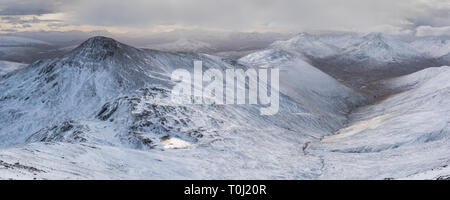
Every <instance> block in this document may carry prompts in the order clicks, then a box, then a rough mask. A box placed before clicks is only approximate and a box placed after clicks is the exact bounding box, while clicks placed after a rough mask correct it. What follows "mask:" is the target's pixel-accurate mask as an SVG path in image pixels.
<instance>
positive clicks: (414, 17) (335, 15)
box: [71, 0, 449, 30]
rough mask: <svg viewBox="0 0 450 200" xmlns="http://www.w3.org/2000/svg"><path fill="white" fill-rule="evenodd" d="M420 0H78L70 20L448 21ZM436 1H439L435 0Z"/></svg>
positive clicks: (347, 24) (318, 24)
mask: <svg viewBox="0 0 450 200" xmlns="http://www.w3.org/2000/svg"><path fill="white" fill-rule="evenodd" d="M434 2H436V0H435V1H433V3H428V4H427V3H423V1H420V0H413V1H411V0H396V1H392V0H378V1H372V0H315V1H306V0H279V1H271V0H246V1H242V0H218V1H211V0H182V1H176V0H166V1H145V0H134V1H123V0H97V1H88V0H80V1H79V2H78V3H77V4H76V5H74V6H73V7H71V10H72V12H71V13H72V15H71V16H72V17H71V20H72V23H78V24H86V23H88V24H93V25H105V26H126V27H142V26H145V27H151V26H154V25H182V26H196V27H203V28H222V29H234V30H240V29H249V28H268V29H287V30H289V29H290V30H304V29H317V30H318V29H330V28H331V29H367V28H371V27H374V26H379V25H386V24H389V25H396V26H401V25H403V24H402V23H404V21H410V22H411V23H412V24H417V25H416V26H419V25H440V24H446V23H448V22H447V21H448V13H449V9H448V8H446V7H445V6H444V7H436V6H435V4H434ZM439 5H441V4H439Z"/></svg>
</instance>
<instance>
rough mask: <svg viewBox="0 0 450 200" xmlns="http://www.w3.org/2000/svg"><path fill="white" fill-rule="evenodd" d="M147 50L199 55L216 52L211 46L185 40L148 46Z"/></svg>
mask: <svg viewBox="0 0 450 200" xmlns="http://www.w3.org/2000/svg"><path fill="white" fill-rule="evenodd" d="M145 48H149V49H156V50H162V51H183V52H197V53H198V52H204V53H206V52H211V51H213V50H214V48H213V47H212V45H211V44H208V43H206V42H202V41H197V40H190V39H185V38H182V39H178V40H176V41H173V42H169V43H164V44H156V45H148V46H146V47H145Z"/></svg>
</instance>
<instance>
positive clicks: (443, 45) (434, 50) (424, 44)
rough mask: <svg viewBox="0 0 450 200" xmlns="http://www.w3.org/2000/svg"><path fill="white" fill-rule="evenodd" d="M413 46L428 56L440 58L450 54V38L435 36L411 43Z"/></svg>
mask: <svg viewBox="0 0 450 200" xmlns="http://www.w3.org/2000/svg"><path fill="white" fill-rule="evenodd" d="M411 46H412V47H413V48H414V49H415V50H417V51H420V52H422V53H424V54H426V55H428V56H431V57H434V58H439V57H441V56H444V55H446V54H449V53H450V37H449V36H433V37H424V38H419V39H417V40H414V41H412V42H411Z"/></svg>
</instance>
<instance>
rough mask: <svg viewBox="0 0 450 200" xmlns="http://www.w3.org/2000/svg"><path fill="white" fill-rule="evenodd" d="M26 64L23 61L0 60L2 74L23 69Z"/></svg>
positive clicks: (0, 73)
mask: <svg viewBox="0 0 450 200" xmlns="http://www.w3.org/2000/svg"><path fill="white" fill-rule="evenodd" d="M24 66H25V64H22V63H15V62H8V61H3V60H0V76H2V75H5V74H7V73H10V72H13V71H15V70H18V69H21V68H23V67H24Z"/></svg>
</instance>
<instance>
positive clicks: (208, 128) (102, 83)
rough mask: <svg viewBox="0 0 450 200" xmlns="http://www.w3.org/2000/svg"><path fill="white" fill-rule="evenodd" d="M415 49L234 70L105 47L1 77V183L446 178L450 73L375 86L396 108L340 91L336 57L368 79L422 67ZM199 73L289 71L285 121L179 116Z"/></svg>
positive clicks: (189, 56) (255, 111)
mask: <svg viewBox="0 0 450 200" xmlns="http://www.w3.org/2000/svg"><path fill="white" fill-rule="evenodd" d="M310 40H314V41H310ZM288 41H289V40H288ZM333 41H334V44H333ZM304 42H307V44H308V45H309V46H308V45H306V47H305V46H302V44H303V43H304ZM404 45H408V43H406V44H405V42H399V41H397V40H396V39H395V38H391V37H385V36H383V35H380V34H371V35H366V36H361V37H359V36H358V37H356V36H355V35H348V34H338V35H335V34H328V35H326V36H325V35H323V36H313V35H298V36H296V38H293V39H292V40H290V41H289V42H286V41H285V42H277V43H274V44H273V45H272V46H271V47H270V48H269V49H265V50H260V51H256V52H253V53H251V54H249V55H247V56H245V57H243V58H241V59H239V60H237V61H234V60H229V59H223V58H220V57H217V56H212V55H207V54H198V53H192V52H190V53H186V52H164V51H158V50H148V49H138V48H135V47H132V46H129V45H126V44H123V43H120V42H117V41H115V40H113V39H111V38H105V37H94V38H91V39H89V40H87V41H85V42H84V43H82V44H81V45H79V46H78V47H76V48H75V49H73V50H71V51H70V52H69V53H66V54H64V55H62V56H60V57H58V58H54V59H50V60H41V61H38V62H35V63H33V64H31V65H29V66H27V67H25V68H23V69H19V70H17V71H15V72H12V73H8V74H6V75H4V76H1V77H0V166H3V167H0V178H1V179H8V178H13V179H33V178H37V179H334V178H345V179H348V178H354V179H360V178H370V179H382V178H412V177H421V178H439V177H444V176H446V175H448V174H446V172H447V171H448V169H447V168H448V167H447V166H448V164H449V162H450V160H449V158H448V155H449V152H448V151H449V149H448V148H446V147H447V146H448V143H449V137H448V135H449V134H448V133H449V130H450V129H449V126H448V121H449V119H448V117H447V116H448V109H445V108H446V107H448V106H446V105H448V104H449V103H450V102H448V100H447V99H449V98H448V93H449V92H448V89H449V88H450V87H449V85H448V84H446V83H450V81H449V79H450V77H449V76H448V75H449V73H448V72H450V71H449V70H448V67H441V68H429V69H426V70H423V71H419V72H417V73H414V74H410V75H406V76H400V77H397V78H393V79H383V80H379V81H376V82H370V84H372V85H375V86H377V90H376V94H377V95H382V96H383V97H385V98H377V97H373V96H368V95H363V94H361V93H358V92H357V91H355V90H354V89H351V88H350V87H347V86H345V85H344V84H343V83H342V82H344V83H345V84H348V82H345V80H336V79H335V78H334V77H338V78H339V77H344V78H345V76H339V75H342V74H345V73H349V72H348V71H345V70H351V69H352V68H346V67H342V68H337V67H339V65H336V64H339V62H338V61H343V60H344V59H342V60H341V59H340V57H339V56H338V55H346V57H345V62H348V63H354V65H351V66H350V67H359V68H361V67H363V65H362V64H367V63H368V62H367V60H370V62H373V61H377V62H379V63H378V64H381V63H384V64H386V63H390V62H396V64H399V63H400V64H401V65H404V64H406V63H411V60H409V59H416V58H417V59H422V58H424V57H422V53H420V52H413V53H411V52H405V51H404V50H405V48H406V47H405V46H404ZM374 52H376V53H374ZM315 55H316V56H315ZM358 55H360V56H358ZM415 55H420V57H415ZM399 58H401V59H399ZM403 59H406V60H408V62H403V61H404V60H403ZM195 60H201V61H202V62H203V68H204V70H206V69H209V68H215V69H221V70H224V69H236V68H238V69H244V70H246V69H250V68H274V67H279V68H280V99H279V100H280V110H279V112H278V113H277V114H276V115H273V116H264V115H260V112H259V108H260V106H258V105H216V104H213V105H180V104H175V103H173V102H172V101H171V93H170V91H171V88H172V87H173V86H174V84H175V82H173V81H172V80H171V78H170V76H171V72H172V71H173V70H175V69H179V68H183V69H186V70H188V71H191V72H192V70H193V61H195ZM399 61H402V62H399ZM421 62H422V61H420V62H419V61H414V62H412V63H421ZM330 63H331V64H330ZM393 66H394V65H389V66H388V67H387V68H384V69H391V67H393ZM398 66H400V65H398ZM316 67H317V68H316ZM332 67H334V68H332ZM370 67H375V65H373V66H370ZM403 67H409V66H406V65H405V66H403ZM427 67H430V66H429V65H428V66H427V65H425V66H420V67H419V66H412V68H413V70H418V69H419V68H427ZM330 69H333V70H330ZM363 69H372V68H363ZM338 71H341V73H342V74H338V73H335V72H338ZM391 71H395V70H391ZM406 71H407V70H406ZM350 72H351V71H350ZM359 72H361V74H360V75H366V76H370V75H371V74H370V73H369V72H373V71H370V70H369V71H367V70H362V71H359ZM363 72H364V73H365V74H364V73H363ZM385 72H388V71H385ZM327 73H328V74H330V75H328V74H327ZM394 74H395V73H394ZM353 75H354V74H353ZM356 78H357V77H353V79H356ZM358 78H360V79H361V80H363V81H362V82H361V83H368V82H364V81H367V80H365V79H366V78H365V77H364V76H359V77H358ZM370 89H372V88H370ZM372 99H375V100H377V101H370V100H372ZM368 103H370V104H368Z"/></svg>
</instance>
